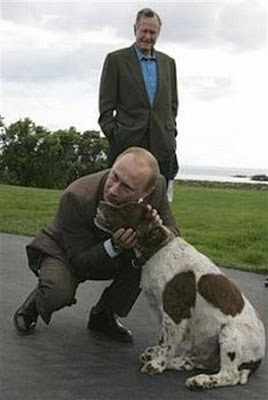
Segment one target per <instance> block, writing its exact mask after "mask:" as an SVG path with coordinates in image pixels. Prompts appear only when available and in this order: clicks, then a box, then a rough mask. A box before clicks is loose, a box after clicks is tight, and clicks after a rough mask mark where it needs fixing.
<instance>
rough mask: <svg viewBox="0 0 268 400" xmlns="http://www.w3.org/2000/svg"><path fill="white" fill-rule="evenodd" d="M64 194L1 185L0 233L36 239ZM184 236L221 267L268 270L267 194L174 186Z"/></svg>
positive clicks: (174, 208) (243, 190)
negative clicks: (34, 237)
mask: <svg viewBox="0 0 268 400" xmlns="http://www.w3.org/2000/svg"><path fill="white" fill-rule="evenodd" d="M60 194H61V192H60V191H58V190H48V189H36V188H25V187H19V186H6V185H0V232H6V233H14V234H18V235H26V236H27V235H28V236H34V235H35V233H37V231H38V230H39V229H40V228H42V227H44V226H46V225H47V224H49V222H50V221H51V219H52V217H53V215H54V213H55V211H56V209H57V204H58V200H59V197H60ZM174 198H175V200H174V202H173V204H172V209H173V212H174V214H175V217H176V220H177V221H178V225H179V227H180V229H181V234H182V236H183V237H184V238H185V239H186V240H188V241H189V242H190V243H191V244H193V245H194V246H196V247H197V248H198V249H199V250H200V251H201V252H203V253H204V254H206V255H207V256H209V257H210V258H211V259H212V260H213V261H214V262H216V263H217V264H218V265H221V266H226V267H233V268H237V269H244V270H248V271H254V272H259V273H265V272H267V271H268V251H267V250H268V249H267V243H268V228H267V227H268V212H267V211H268V210H267V208H268V191H267V190H252V189H244V188H243V189H239V188H213V187H203V186H189V185H184V184H183V183H182V182H180V183H178V184H177V185H176V186H175V197H174Z"/></svg>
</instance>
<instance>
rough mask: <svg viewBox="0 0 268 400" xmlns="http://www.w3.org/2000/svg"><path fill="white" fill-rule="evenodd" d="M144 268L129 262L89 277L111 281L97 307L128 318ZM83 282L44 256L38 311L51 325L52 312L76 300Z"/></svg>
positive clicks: (137, 293) (58, 261) (59, 263)
mask: <svg viewBox="0 0 268 400" xmlns="http://www.w3.org/2000/svg"><path fill="white" fill-rule="evenodd" d="M140 276H141V270H139V269H134V268H133V267H132V266H131V265H130V263H127V264H124V265H121V266H120V267H117V268H112V267H111V270H110V271H107V274H106V275H105V276H104V275H103V273H102V276H98V275H97V274H96V273H95V274H94V275H93V276H90V277H89V280H112V283H111V285H110V286H108V287H107V288H106V289H105V290H104V292H103V294H102V296H101V297H100V300H99V301H98V303H97V305H96V307H97V308H98V310H99V311H101V310H106V309H107V310H110V311H113V312H114V313H116V314H117V315H118V316H120V317H125V316H126V315H127V314H128V313H129V311H130V309H131V308H132V306H133V304H134V302H135V301H136V299H137V297H138V295H139V293H140V291H141V289H140ZM80 283H81V281H79V280H77V279H76V278H75V277H74V275H73V274H72V273H71V271H70V270H69V269H68V268H67V267H66V265H65V264H64V263H63V262H62V261H60V260H58V259H55V258H53V257H49V256H47V257H44V259H43V260H42V263H41V267H40V270H39V283H38V289H37V293H36V304H37V310H38V312H39V314H40V316H41V318H42V319H43V320H44V321H45V322H46V323H47V324H48V323H49V322H50V319H51V316H52V313H53V312H55V311H57V310H60V309H61V308H63V307H66V306H71V305H73V304H75V303H76V299H75V294H76V290H77V287H78V285H79V284H80Z"/></svg>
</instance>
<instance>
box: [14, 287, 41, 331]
mask: <svg viewBox="0 0 268 400" xmlns="http://www.w3.org/2000/svg"><path fill="white" fill-rule="evenodd" d="M35 295H36V289H35V290H34V291H33V292H31V293H30V295H29V296H28V297H27V299H26V300H25V301H24V303H23V304H22V305H21V306H20V307H19V308H18V309H17V311H16V312H15V314H14V317H13V322H14V326H15V329H16V331H17V333H18V334H19V335H30V334H31V333H33V331H34V328H35V325H36V322H37V318H38V311H37V308H36V300H35Z"/></svg>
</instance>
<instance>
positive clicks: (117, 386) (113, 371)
mask: <svg viewBox="0 0 268 400" xmlns="http://www.w3.org/2000/svg"><path fill="white" fill-rule="evenodd" d="M28 241H29V238H27V237H21V236H13V235H6V234H0V278H1V286H0V290H1V291H0V298H1V331H0V332H1V356H0V367H1V391H0V397H1V399H3V400H53V399H55V400H175V399H176V400H179V399H181V400H185V399H187V400H194V399H195V400H218V399H219V400H220V399H221V400H223V399H226V400H227V399H228V400H233V399H234V400H237V399H241V400H264V399H267V398H268V368H267V367H268V362H267V359H266V360H265V361H264V362H263V364H262V365H261V367H260V369H259V370H258V371H257V372H256V374H255V375H254V376H253V377H252V378H251V379H250V381H249V383H248V384H247V385H245V386H236V387H233V388H231V387H227V388H221V389H214V390H212V391H207V392H191V391H190V390H188V389H187V388H186V387H185V386H184V381H185V379H186V377H188V376H189V375H190V373H187V372H178V371H166V372H165V373H164V374H163V375H160V376H154V377H150V376H147V375H145V374H142V373H141V372H140V371H139V362H138V357H139V354H140V353H141V351H142V350H143V349H144V348H145V347H147V346H150V345H152V344H155V343H156V338H157V324H156V321H155V319H154V317H153V315H152V314H151V311H150V310H149V309H148V306H147V304H146V301H145V299H144V298H143V296H142V295H141V296H140V297H139V299H138V301H137V303H136V304H135V306H134V308H133V310H132V312H131V314H130V315H129V317H128V318H127V319H126V320H125V321H124V322H125V323H126V325H127V326H128V327H129V328H130V329H132V330H133V333H134V337H135V342H134V344H120V343H117V342H112V341H104V340H103V339H100V338H97V337H95V336H93V335H92V334H90V333H88V332H87V330H86V323H87V319H88V313H89V310H90V308H91V306H92V305H93V304H94V302H95V301H96V299H97V298H98V296H99V293H100V290H101V289H102V288H103V286H104V285H103V283H101V282H97V283H95V282H86V283H84V284H83V285H81V286H80V287H79V289H78V293H77V299H78V302H77V305H75V306H73V307H71V308H65V309H64V310H61V311H60V312H58V313H55V314H54V316H53V320H52V323H51V325H50V326H49V327H47V326H45V324H44V323H42V321H40V322H39V323H38V327H37V330H36V333H35V334H34V335H31V336H28V337H19V336H17V335H16V333H15V332H14V329H13V326H12V315H13V313H14V311H15V309H16V308H17V306H18V305H20V303H21V302H22V300H23V299H24V298H25V296H26V294H27V293H28V292H29V291H30V290H31V289H32V288H33V286H34V285H35V278H34V276H33V274H32V273H31V272H30V270H29V269H28V267H27V262H26V257H25V252H24V246H25V244H26V243H28ZM227 273H228V275H229V276H230V277H232V278H233V279H234V280H235V281H236V282H237V283H238V285H239V286H240V287H241V288H242V289H243V290H244V292H245V293H246V294H247V296H248V298H249V299H250V300H251V301H252V302H253V304H255V306H256V307H257V308H258V309H259V311H260V313H261V315H262V317H263V318H264V319H266V321H267V316H268V309H267V297H268V289H265V287H264V276H263V275H257V274H251V273H244V272H238V271H235V270H227ZM265 302H266V303H265Z"/></svg>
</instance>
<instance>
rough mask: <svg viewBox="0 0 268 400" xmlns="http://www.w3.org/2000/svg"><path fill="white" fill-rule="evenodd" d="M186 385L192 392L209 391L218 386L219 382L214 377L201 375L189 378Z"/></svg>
mask: <svg viewBox="0 0 268 400" xmlns="http://www.w3.org/2000/svg"><path fill="white" fill-rule="evenodd" d="M185 384H186V386H187V387H188V388H189V389H191V390H207V389H212V388H214V387H216V386H218V381H217V379H216V378H215V377H214V376H213V375H206V374H200V375H196V376H192V377H191V378H188V379H187V380H186V382H185Z"/></svg>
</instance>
